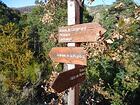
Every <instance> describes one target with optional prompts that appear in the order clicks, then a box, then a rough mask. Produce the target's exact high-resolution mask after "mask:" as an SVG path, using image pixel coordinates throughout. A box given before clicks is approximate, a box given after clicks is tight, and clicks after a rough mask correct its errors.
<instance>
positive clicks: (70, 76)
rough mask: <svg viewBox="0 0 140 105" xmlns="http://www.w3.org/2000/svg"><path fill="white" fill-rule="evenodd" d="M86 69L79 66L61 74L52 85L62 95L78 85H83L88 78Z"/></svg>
mask: <svg viewBox="0 0 140 105" xmlns="http://www.w3.org/2000/svg"><path fill="white" fill-rule="evenodd" d="M84 68H85V67H84V66H79V67H77V68H75V69H72V70H68V71H64V72H62V73H60V74H59V75H58V77H57V78H56V80H55V81H54V83H53V84H52V88H53V89H54V90H56V91H57V92H58V93H60V92H62V91H64V90H66V89H68V88H70V87H73V86H75V85H76V84H78V83H81V82H82V81H84V80H85V77H86V76H85V69H84Z"/></svg>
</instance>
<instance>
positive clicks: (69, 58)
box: [49, 47, 87, 65]
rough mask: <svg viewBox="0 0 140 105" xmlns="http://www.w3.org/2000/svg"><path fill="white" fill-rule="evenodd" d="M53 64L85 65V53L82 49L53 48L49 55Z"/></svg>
mask: <svg viewBox="0 0 140 105" xmlns="http://www.w3.org/2000/svg"><path fill="white" fill-rule="evenodd" d="M49 56H50V58H51V59H52V61H54V62H58V63H67V64H79V65H87V56H86V51H85V50H84V48H83V47H54V48H52V50H51V51H50V53H49Z"/></svg>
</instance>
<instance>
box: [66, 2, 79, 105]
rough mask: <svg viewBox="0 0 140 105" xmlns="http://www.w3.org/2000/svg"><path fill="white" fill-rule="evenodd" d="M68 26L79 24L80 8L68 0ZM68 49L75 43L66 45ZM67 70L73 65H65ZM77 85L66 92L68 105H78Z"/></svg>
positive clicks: (73, 66) (72, 67)
mask: <svg viewBox="0 0 140 105" xmlns="http://www.w3.org/2000/svg"><path fill="white" fill-rule="evenodd" d="M67 5H68V25H73V24H79V23H80V6H79V4H78V2H77V1H76V0H68V1H67ZM67 46H68V47H75V46H76V45H75V43H68V44H67ZM67 67H68V70H71V69H74V68H75V65H74V64H68V65H67ZM79 90H80V89H79V85H76V86H75V87H74V88H70V89H69V92H68V105H79Z"/></svg>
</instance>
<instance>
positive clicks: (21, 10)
mask: <svg viewBox="0 0 140 105" xmlns="http://www.w3.org/2000/svg"><path fill="white" fill-rule="evenodd" d="M34 7H35V6H26V7H20V8H14V9H16V10H19V11H20V13H29V12H31V11H32V9H33V8H34Z"/></svg>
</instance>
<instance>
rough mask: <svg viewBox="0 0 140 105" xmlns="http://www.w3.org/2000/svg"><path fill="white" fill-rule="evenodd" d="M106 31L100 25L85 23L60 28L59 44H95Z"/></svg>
mask: <svg viewBox="0 0 140 105" xmlns="http://www.w3.org/2000/svg"><path fill="white" fill-rule="evenodd" d="M105 32H106V30H105V29H104V28H102V27H101V25H100V24H98V23H84V24H76V25H71V26H65V27H61V28H59V32H58V33H59V34H58V36H59V38H58V41H59V42H94V41H97V40H98V39H99V38H100V35H102V34H104V33H105Z"/></svg>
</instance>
